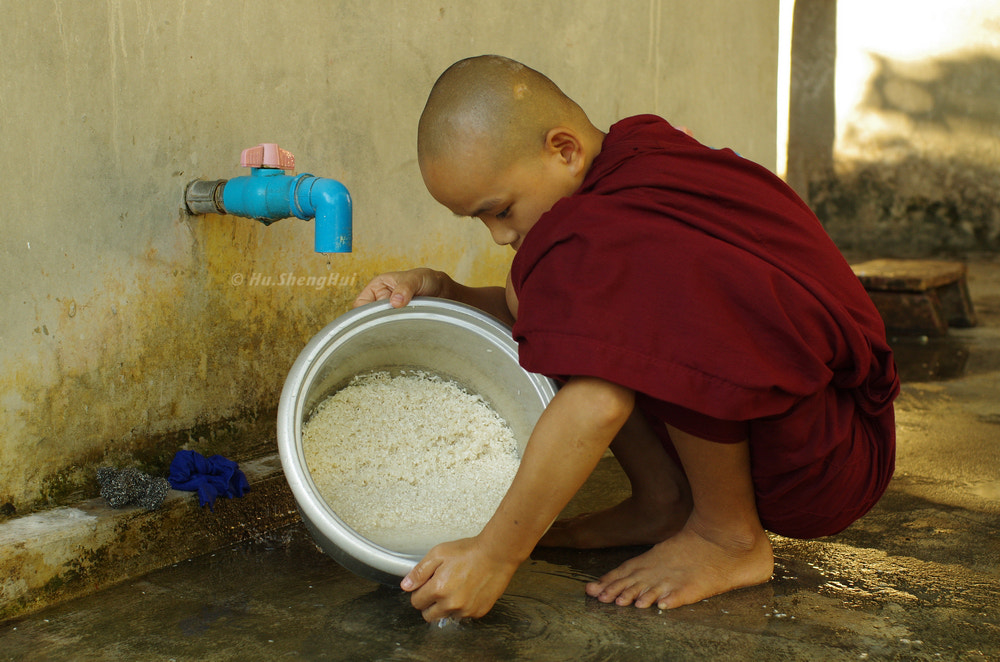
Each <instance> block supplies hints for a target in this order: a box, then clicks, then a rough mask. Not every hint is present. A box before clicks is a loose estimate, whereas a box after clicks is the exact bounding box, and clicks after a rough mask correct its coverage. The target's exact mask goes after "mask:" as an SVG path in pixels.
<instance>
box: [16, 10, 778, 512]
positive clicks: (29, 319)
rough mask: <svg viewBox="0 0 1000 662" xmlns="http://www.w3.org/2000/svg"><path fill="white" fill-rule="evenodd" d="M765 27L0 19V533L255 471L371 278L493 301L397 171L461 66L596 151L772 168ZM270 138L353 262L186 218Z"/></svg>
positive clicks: (307, 241) (245, 17)
mask: <svg viewBox="0 0 1000 662" xmlns="http://www.w3.org/2000/svg"><path fill="white" fill-rule="evenodd" d="M777 5H778V0H755V1H753V2H740V3H732V2H730V1H729V0H711V1H708V2H698V3H694V2H687V1H686V0H650V1H640V0H625V1H624V2H619V3H608V2H605V1H604V0H560V1H552V2H544V3H539V2H535V1H534V0H509V1H508V2H504V3H496V2H478V1H477V2H469V1H461V2H455V1H448V0H444V1H441V2H433V3H432V2H423V1H419V2H418V1H413V2H390V1H388V0H342V1H338V2H324V1H320V0H314V1H311V2H305V1H303V2H299V1H293V2H264V1H261V0H248V1H246V2H235V1H234V2H208V1H206V2H184V1H183V0H162V1H157V2H153V1H152V0H108V1H107V2H102V3H91V2H86V3H84V2H70V1H61V0H55V1H54V2H47V3H41V2H23V1H21V0H0V10H2V14H3V16H4V17H5V20H4V21H3V25H2V26H0V44H3V48H2V49H0V71H3V76H2V77H0V117H2V122H0V153H2V154H4V155H5V157H6V164H5V165H6V168H5V170H6V176H7V181H6V182H5V184H4V194H5V195H4V205H3V208H2V211H0V228H2V231H3V242H2V244H0V245H2V251H0V273H2V274H3V275H4V278H5V280H6V285H5V286H4V287H3V288H0V348H2V351H0V363H2V366H0V431H2V432H0V434H2V437H0V513H2V514H0V517H2V516H11V515H15V514H20V513H23V512H26V511H28V510H31V509H33V508H37V507H40V506H44V505H46V504H51V503H56V502H61V501H67V500H72V499H74V498H81V497H83V496H88V497H89V496H93V495H94V469H95V467H96V466H99V465H101V464H114V465H118V466H121V465H124V464H130V463H138V464H139V465H140V466H143V467H144V468H147V469H149V470H151V471H152V470H158V471H160V472H162V471H163V470H164V469H165V466H166V463H167V462H168V461H169V459H170V457H172V455H173V453H174V452H175V451H176V450H177V449H178V448H180V447H181V446H187V447H191V448H197V449H201V450H204V451H205V452H223V453H224V454H229V455H230V456H231V457H235V458H237V459H239V458H246V457H248V456H250V455H253V454H255V453H258V452H263V451H264V450H268V452H273V431H271V430H270V427H271V426H272V425H273V423H271V421H272V418H271V415H272V412H273V410H274V408H275V407H276V403H277V398H278V395H279V393H280V389H281V385H282V383H283V380H284V377H285V375H286V373H287V370H288V368H289V366H290V365H291V363H292V361H293V360H294V358H295V356H296V355H297V353H298V352H299V350H300V349H301V348H302V346H303V345H304V344H305V342H306V341H307V340H308V338H309V337H310V336H311V335H312V334H314V333H315V332H316V331H318V330H319V329H320V328H321V327H322V326H324V325H325V324H326V323H328V322H329V321H330V320H332V319H333V318H334V317H336V316H337V315H339V314H340V313H342V312H344V311H345V310H346V309H347V307H348V306H349V302H350V301H351V300H352V299H353V296H354V294H355V292H356V290H357V289H358V288H359V287H361V286H362V285H363V284H364V283H365V282H366V281H367V280H368V278H370V277H371V276H373V275H374V274H376V273H378V272H381V271H383V270H386V269H394V268H399V267H404V266H411V265H418V264H426V265H430V266H434V267H437V268H441V269H445V270H448V271H449V272H451V273H453V274H454V275H455V276H456V277H457V278H459V279H461V280H465V281H467V282H470V283H473V284H488V283H499V282H502V278H503V275H504V273H505V270H506V266H507V263H508V262H509V258H510V254H509V253H508V252H507V250H506V249H500V248H498V247H495V246H492V245H491V243H490V242H489V236H488V234H487V233H486V231H485V230H484V229H483V228H481V227H480V226H478V225H477V224H476V223H473V222H469V221H465V220H458V219H455V218H453V217H452V215H451V214H450V213H449V212H447V210H444V209H443V208H438V207H437V205H436V203H434V201H433V200H432V199H431V198H430V196H429V195H427V193H426V191H425V190H424V188H423V185H422V183H421V181H420V176H419V172H418V170H417V167H416V163H415V149H414V144H415V125H416V120H417V116H418V114H419V112H420V109H421V108H422V106H423V102H424V100H425V98H426V94H427V91H428V90H429V88H430V85H431V84H432V82H433V81H434V79H435V78H436V77H437V75H438V74H439V73H440V72H441V71H442V70H443V69H444V68H445V67H446V66H447V65H449V64H450V63H451V62H453V61H455V60H456V59H459V58H461V57H465V56H468V55H474V54H479V53H484V52H498V53H503V54H506V55H510V56H512V57H514V58H517V59H520V60H522V61H524V62H526V63H527V64H529V65H531V66H534V67H535V68H537V69H540V70H541V71H543V72H546V73H547V74H549V75H550V76H551V77H552V78H553V79H554V80H555V81H556V82H557V83H559V84H560V85H561V86H562V87H563V88H564V89H565V90H566V91H567V92H568V93H569V94H570V95H571V96H573V97H574V98H576V99H577V100H578V101H579V102H580V103H581V104H582V105H583V106H584V107H585V108H587V109H588V110H589V111H590V113H591V115H592V119H593V120H594V121H595V123H597V124H598V125H599V126H601V127H602V128H604V127H607V126H608V125H609V124H610V123H611V122H612V121H614V120H615V119H617V118H619V117H622V116H626V115H629V114H635V113H639V112H655V113H660V114H662V115H664V116H666V117H668V118H670V119H671V120H673V121H675V122H677V123H680V124H685V125H687V126H689V127H691V128H692V129H693V130H694V131H695V132H696V134H697V136H698V137H699V138H701V139H703V141H705V142H707V143H710V144H713V145H716V146H722V145H729V146H733V147H734V148H736V149H738V150H739V151H741V152H742V153H743V154H744V155H745V156H748V157H749V158H754V159H755V160H758V161H760V162H762V163H764V164H765V165H768V166H772V167H773V149H774V148H773V146H774V123H775V122H774V117H775V107H774V98H775V75H774V72H775V70H776V62H775V61H776V52H777V43H776V42H777V22H778V17H777V14H778V6H777ZM265 141H267V142H278V143H279V144H280V145H281V146H282V147H284V148H286V149H289V150H290V151H292V152H293V153H294V154H295V156H296V159H297V163H298V166H299V171H300V172H312V173H313V174H316V175H320V176H325V177H333V178H336V179H339V180H341V181H343V182H344V183H345V184H346V185H347V186H348V187H349V188H350V190H351V192H352V195H353V199H354V204H355V238H354V245H355V252H354V253H353V254H350V255H326V256H324V255H316V254H314V253H313V252H312V249H311V242H312V238H311V234H310V230H311V226H310V224H308V223H305V222H302V221H298V220H294V219H292V220H285V221H281V222H278V223H276V224H275V225H272V226H270V227H264V226H261V225H259V224H256V223H255V222H253V221H249V220H245V219H236V218H231V217H219V216H208V217H189V216H187V215H186V214H185V213H183V212H182V211H181V205H182V194H183V190H184V187H185V185H186V184H187V183H188V182H189V181H191V180H193V179H196V178H207V179H216V178H229V177H233V176H237V175H239V174H241V173H240V171H239V168H238V157H239V152H240V150H241V149H242V148H244V147H249V146H252V145H255V144H257V143H259V142H265ZM254 274H257V275H258V276H257V278H258V280H257V281H255V280H254ZM283 274H285V275H286V279H287V274H292V275H294V276H295V277H299V276H305V277H309V276H312V277H314V278H320V279H326V284H325V285H324V286H323V287H316V286H308V285H301V286H295V285H292V286H286V285H279V284H278V283H280V282H282V280H281V279H282V275H283ZM268 277H270V278H271V282H272V285H270V286H266V285H263V284H261V281H262V280H263V279H266V278H268ZM255 282H256V283H257V284H254V283H255ZM255 421H257V422H258V423H260V425H257V426H256V427H255V426H254V422H255ZM264 447H269V449H265V448H264Z"/></svg>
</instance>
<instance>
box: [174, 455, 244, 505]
mask: <svg viewBox="0 0 1000 662" xmlns="http://www.w3.org/2000/svg"><path fill="white" fill-rule="evenodd" d="M170 486H171V487H173V488H174V489H175V490H185V491H187V492H194V491H197V492H198V502H199V503H200V504H201V505H202V506H204V505H205V504H206V503H207V504H208V507H209V509H210V510H212V511H213V512H214V510H215V509H214V508H213V505H214V504H215V500H216V498H218V497H220V496H224V497H228V498H230V499H232V498H233V497H241V496H243V493H244V492H246V491H247V490H249V489H250V483H248V482H247V477H246V476H245V475H244V474H243V472H242V471H240V470H239V465H237V464H236V463H235V462H233V461H232V460H229V459H226V458H224V457H222V456H221V455H213V456H212V457H205V456H204V455H202V454H201V453H197V452H195V451H177V454H176V455H174V459H173V461H171V463H170Z"/></svg>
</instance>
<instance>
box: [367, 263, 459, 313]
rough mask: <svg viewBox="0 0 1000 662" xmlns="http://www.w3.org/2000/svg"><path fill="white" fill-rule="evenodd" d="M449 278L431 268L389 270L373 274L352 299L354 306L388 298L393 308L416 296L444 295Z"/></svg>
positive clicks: (403, 304)
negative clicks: (369, 280) (376, 274)
mask: <svg viewBox="0 0 1000 662" xmlns="http://www.w3.org/2000/svg"><path fill="white" fill-rule="evenodd" d="M449 280H450V278H449V277H448V275H447V274H445V273H443V272H441V271H434V270H433V269H425V268H420V269H410V270H409V271H390V272H389V273H385V274H381V275H379V276H375V278H373V279H372V280H371V282H370V283H368V284H367V285H365V287H364V289H362V290H361V293H360V294H358V298H357V299H355V300H354V308H357V307H358V306H363V305H365V304H366V303H372V302H373V301H383V300H385V299H388V300H389V303H390V305H392V307H393V308H402V307H403V306H405V305H406V304H408V303H410V299H412V298H413V297H416V296H430V297H439V296H444V291H445V288H446V287H447V284H448V281H449Z"/></svg>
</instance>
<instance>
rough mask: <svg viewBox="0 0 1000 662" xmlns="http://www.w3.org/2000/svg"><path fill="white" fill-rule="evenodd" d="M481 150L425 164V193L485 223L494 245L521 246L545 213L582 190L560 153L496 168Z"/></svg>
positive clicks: (556, 152) (462, 213) (525, 159)
mask: <svg viewBox="0 0 1000 662" xmlns="http://www.w3.org/2000/svg"><path fill="white" fill-rule="evenodd" d="M482 152H483V150H477V149H468V150H467V151H466V153H465V154H460V155H455V156H452V157H451V158H447V159H438V160H436V161H432V162H430V163H424V164H421V173H422V174H423V177H424V183H425V184H426V185H427V190H428V191H430V193H431V195H432V196H433V197H434V199H435V200H437V201H438V202H440V203H441V204H443V205H444V206H445V207H447V208H448V209H450V210H451V211H453V212H454V213H455V214H456V215H458V216H472V217H475V218H478V219H479V220H481V221H482V222H483V223H484V224H485V225H486V227H487V229H489V231H490V234H491V235H492V236H493V241H495V242H496V243H498V244H500V245H502V246H504V245H506V246H510V247H511V248H513V249H514V250H515V251H516V250H517V249H518V248H520V247H521V242H522V241H523V240H524V237H525V235H527V234H528V231H529V230H531V228H532V227H533V226H534V225H535V223H536V222H537V221H538V219H539V218H540V217H541V215H542V214H544V213H545V212H547V211H548V210H549V209H551V208H552V206H553V205H554V204H555V203H556V202H558V201H559V200H561V199H562V198H565V197H567V196H570V195H572V194H573V193H574V192H575V191H576V189H577V188H579V186H580V179H582V178H580V177H578V173H576V172H575V171H574V170H573V169H572V168H571V167H569V165H568V164H567V163H566V162H565V160H564V159H563V157H562V154H561V153H559V152H558V151H553V150H546V151H540V152H539V153H538V154H537V155H535V156H529V157H525V158H522V159H520V160H518V161H515V162H514V163H513V164H512V165H510V166H507V167H500V168H496V167H492V166H491V165H489V163H490V161H489V160H488V159H485V158H481V154H482Z"/></svg>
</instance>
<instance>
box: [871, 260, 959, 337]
mask: <svg viewBox="0 0 1000 662" xmlns="http://www.w3.org/2000/svg"><path fill="white" fill-rule="evenodd" d="M851 268H852V269H853V270H854V273H855V274H856V275H857V277H858V278H860V279H861V283H862V284H863V285H864V286H865V289H866V290H867V291H868V295H869V296H870V297H871V298H872V301H873V302H874V303H875V307H876V308H878V312H879V314H880V315H881V316H882V320H883V321H884V322H885V327H886V331H887V332H888V333H890V334H893V333H895V334H897V335H926V336H943V335H946V334H947V333H948V326H949V325H950V326H956V327H968V326H975V324H976V314H975V312H974V311H973V309H972V300H971V299H970V298H969V288H968V284H967V283H966V267H965V264H964V263H963V262H944V261H940V260H871V261H869V262H862V263H861V264H855V265H852V266H851Z"/></svg>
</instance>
